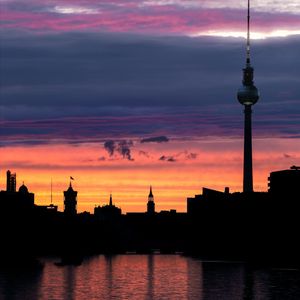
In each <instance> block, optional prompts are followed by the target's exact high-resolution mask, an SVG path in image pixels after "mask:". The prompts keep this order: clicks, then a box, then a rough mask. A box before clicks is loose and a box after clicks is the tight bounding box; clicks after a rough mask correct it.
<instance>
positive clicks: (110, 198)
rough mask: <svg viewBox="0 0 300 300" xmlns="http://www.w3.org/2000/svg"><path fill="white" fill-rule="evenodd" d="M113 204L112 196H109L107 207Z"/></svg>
mask: <svg viewBox="0 0 300 300" xmlns="http://www.w3.org/2000/svg"><path fill="white" fill-rule="evenodd" d="M112 205H113V203H112V194H110V197H109V206H112Z"/></svg>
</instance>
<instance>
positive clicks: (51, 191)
mask: <svg viewBox="0 0 300 300" xmlns="http://www.w3.org/2000/svg"><path fill="white" fill-rule="evenodd" d="M50 199H51V204H52V178H51V195H50Z"/></svg>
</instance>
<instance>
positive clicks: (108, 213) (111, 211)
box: [94, 194, 122, 220]
mask: <svg viewBox="0 0 300 300" xmlns="http://www.w3.org/2000/svg"><path fill="white" fill-rule="evenodd" d="M121 214H122V210H121V209H120V208H118V207H117V206H115V205H114V204H113V201H112V195H111V194H110V197H109V204H108V205H103V206H100V205H99V206H97V207H95V208H94V215H95V217H96V218H98V219H100V220H109V219H114V218H117V217H120V216H121Z"/></svg>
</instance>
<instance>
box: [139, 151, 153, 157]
mask: <svg viewBox="0 0 300 300" xmlns="http://www.w3.org/2000/svg"><path fill="white" fill-rule="evenodd" d="M139 155H141V156H145V157H147V158H149V157H150V155H149V153H148V152H147V151H143V150H140V151H139Z"/></svg>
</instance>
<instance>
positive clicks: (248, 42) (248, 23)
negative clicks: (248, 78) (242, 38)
mask: <svg viewBox="0 0 300 300" xmlns="http://www.w3.org/2000/svg"><path fill="white" fill-rule="evenodd" d="M246 63H247V65H250V0H248V15H247V61H246Z"/></svg>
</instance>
